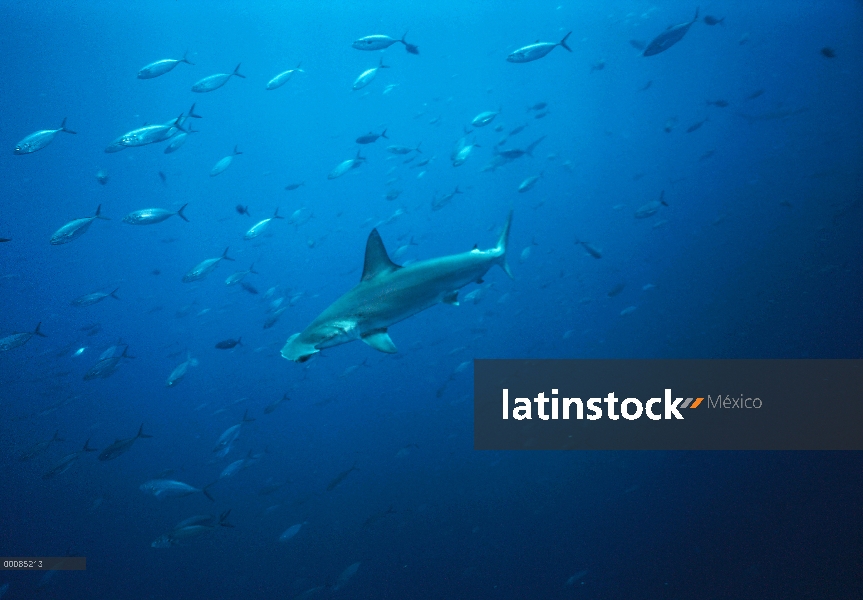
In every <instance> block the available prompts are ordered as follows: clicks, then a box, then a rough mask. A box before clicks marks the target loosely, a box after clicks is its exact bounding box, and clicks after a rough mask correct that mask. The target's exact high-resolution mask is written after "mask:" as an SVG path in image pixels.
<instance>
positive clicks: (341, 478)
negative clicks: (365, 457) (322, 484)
mask: <svg viewBox="0 0 863 600" xmlns="http://www.w3.org/2000/svg"><path fill="white" fill-rule="evenodd" d="M355 470H357V463H356V462H354V464H353V466H352V467H351V468H350V469H348V470H347V471H342V472H341V473H339V474H338V475H336V477H335V479H333V480H332V481H331V482H330V483H329V484H328V485H327V491H328V492H331V491H333V490H334V489H335V488H336V486H338V485H339V484H340V483H341V482H342V481H344V480H345V478H346V477H347V476H348V475H350V474H351V473H352V472H353V471H355Z"/></svg>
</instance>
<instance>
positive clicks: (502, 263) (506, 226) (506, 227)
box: [495, 210, 515, 279]
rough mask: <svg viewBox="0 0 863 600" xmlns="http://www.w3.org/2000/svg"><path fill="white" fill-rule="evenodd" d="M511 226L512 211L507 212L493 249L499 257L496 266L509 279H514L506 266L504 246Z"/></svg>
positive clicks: (507, 240)
mask: <svg viewBox="0 0 863 600" xmlns="http://www.w3.org/2000/svg"><path fill="white" fill-rule="evenodd" d="M511 225H512V210H510V211H509V214H508V215H507V217H506V223H504V225H503V231H501V232H500V238H499V239H498V241H497V246H496V247H495V251H496V252H500V256H499V258H498V264H499V265H500V266H501V268H502V269H503V270H504V271H505V272H506V274H507V275H509V278H510V279H515V277H513V275H512V271H510V270H509V265H508V264H506V246H507V243H508V242H509V229H510V226H511Z"/></svg>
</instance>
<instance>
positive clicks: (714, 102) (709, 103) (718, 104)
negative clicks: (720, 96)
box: [707, 100, 728, 108]
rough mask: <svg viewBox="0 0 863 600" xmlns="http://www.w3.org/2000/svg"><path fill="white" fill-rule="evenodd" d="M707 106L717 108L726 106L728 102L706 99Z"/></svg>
mask: <svg viewBox="0 0 863 600" xmlns="http://www.w3.org/2000/svg"><path fill="white" fill-rule="evenodd" d="M707 106H716V107H717V108H726V107H727V106H728V102H726V101H725V100H708V101H707Z"/></svg>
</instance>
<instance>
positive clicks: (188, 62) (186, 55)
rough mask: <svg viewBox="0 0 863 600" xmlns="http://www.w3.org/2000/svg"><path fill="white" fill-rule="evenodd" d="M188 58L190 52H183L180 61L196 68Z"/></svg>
mask: <svg viewBox="0 0 863 600" xmlns="http://www.w3.org/2000/svg"><path fill="white" fill-rule="evenodd" d="M188 56H189V51H188V50H186V51H185V52H183V58H182V59H181V61H180V62H184V63H186V64H187V65H192V66H193V67H194V66H195V63H193V62H192V61H190V60H189V59H188V58H187V57H188ZM192 108H195V106H194V105H192ZM189 116H190V117H191V116H192V115H189Z"/></svg>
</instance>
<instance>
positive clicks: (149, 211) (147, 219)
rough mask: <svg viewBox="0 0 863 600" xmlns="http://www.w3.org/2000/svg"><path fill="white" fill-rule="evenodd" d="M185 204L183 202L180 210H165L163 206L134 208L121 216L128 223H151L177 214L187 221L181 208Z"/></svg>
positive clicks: (183, 207) (159, 221)
mask: <svg viewBox="0 0 863 600" xmlns="http://www.w3.org/2000/svg"><path fill="white" fill-rule="evenodd" d="M187 206H189V205H188V204H184V205H183V206H181V207H180V210H177V211H173V210H166V209H164V208H145V209H143V210H136V211H135V212H130V213H129V214H128V215H126V216H125V217H123V222H124V223H128V224H129V225H153V224H155V223H161V222H162V221H164V220H166V219H169V218H171V217H173V216H174V215H177V216H178V217H180V218H181V219H183V220H184V221H185V222H186V223H188V222H189V219H187V218H186V215H184V214H183V210H184V209H185V208H186V207H187Z"/></svg>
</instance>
